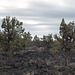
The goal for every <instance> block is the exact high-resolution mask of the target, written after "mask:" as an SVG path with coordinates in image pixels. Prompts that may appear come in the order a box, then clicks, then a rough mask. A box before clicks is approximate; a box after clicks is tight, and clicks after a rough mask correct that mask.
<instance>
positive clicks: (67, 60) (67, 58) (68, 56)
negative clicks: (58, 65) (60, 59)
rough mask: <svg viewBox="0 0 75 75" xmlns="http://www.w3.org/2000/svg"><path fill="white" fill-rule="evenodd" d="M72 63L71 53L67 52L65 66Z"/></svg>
mask: <svg viewBox="0 0 75 75" xmlns="http://www.w3.org/2000/svg"><path fill="white" fill-rule="evenodd" d="M69 63H70V51H67V52H66V58H65V66H68V65H69Z"/></svg>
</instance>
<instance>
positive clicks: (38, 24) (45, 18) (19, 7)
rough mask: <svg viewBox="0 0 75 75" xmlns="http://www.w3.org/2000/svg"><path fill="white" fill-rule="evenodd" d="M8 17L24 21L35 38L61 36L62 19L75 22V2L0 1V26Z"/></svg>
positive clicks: (55, 0)
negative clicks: (50, 35)
mask: <svg viewBox="0 0 75 75" xmlns="http://www.w3.org/2000/svg"><path fill="white" fill-rule="evenodd" d="M6 16H10V17H16V18H17V19H18V20H19V21H22V22H23V28H25V31H26V32H28V31H29V32H30V33H31V34H32V36H33V37H34V36H35V35H37V36H38V37H42V36H43V35H48V34H51V33H52V34H59V26H60V23H61V21H62V18H64V19H65V21H66V23H69V22H71V21H74V20H75V0H0V24H1V22H2V19H3V18H5V17H6Z"/></svg>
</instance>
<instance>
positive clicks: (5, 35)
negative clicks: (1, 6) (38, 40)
mask: <svg viewBox="0 0 75 75" xmlns="http://www.w3.org/2000/svg"><path fill="white" fill-rule="evenodd" d="M22 25H23V23H22V22H19V21H18V20H17V19H16V18H15V17H13V18H12V19H11V18H10V16H6V18H4V19H3V20H2V25H1V27H2V29H3V31H2V32H0V47H1V48H0V50H4V51H7V52H9V51H10V52H17V51H19V50H23V49H25V47H27V46H29V44H30V42H31V39H32V37H31V34H30V33H29V32H28V33H26V32H24V30H25V29H24V28H23V27H22Z"/></svg>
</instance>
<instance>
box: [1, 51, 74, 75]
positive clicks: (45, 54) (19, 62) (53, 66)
mask: <svg viewBox="0 0 75 75" xmlns="http://www.w3.org/2000/svg"><path fill="white" fill-rule="evenodd" d="M0 75H75V63H71V64H70V65H69V66H67V67H64V66H63V60H62V59H55V58H54V57H53V55H52V54H50V52H49V51H41V52H40V51H37V50H36V51H34V50H28V51H20V52H19V53H17V54H15V55H14V57H13V58H10V57H8V56H7V55H6V54H2V53H0Z"/></svg>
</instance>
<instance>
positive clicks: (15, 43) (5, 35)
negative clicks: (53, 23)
mask: <svg viewBox="0 0 75 75" xmlns="http://www.w3.org/2000/svg"><path fill="white" fill-rule="evenodd" d="M22 25H23V22H20V21H18V20H17V19H16V18H15V17H13V18H10V16H6V18H4V19H3V20H2V23H1V30H0V51H2V52H6V53H8V55H9V56H12V55H13V54H14V53H16V52H18V51H20V50H25V48H26V47H30V46H36V47H43V48H44V49H45V50H50V52H51V53H52V54H53V55H56V56H57V55H62V56H64V57H65V59H66V62H65V65H68V63H69V62H70V61H69V60H70V52H71V50H75V22H74V21H73V22H70V23H69V24H66V23H65V21H64V19H62V21H61V24H60V27H59V34H60V35H59V36H58V35H57V34H55V35H52V34H49V35H47V36H45V35H44V36H43V37H42V38H39V37H38V36H37V35H35V36H34V38H33V40H32V36H31V34H30V32H25V29H24V28H23V27H22Z"/></svg>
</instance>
